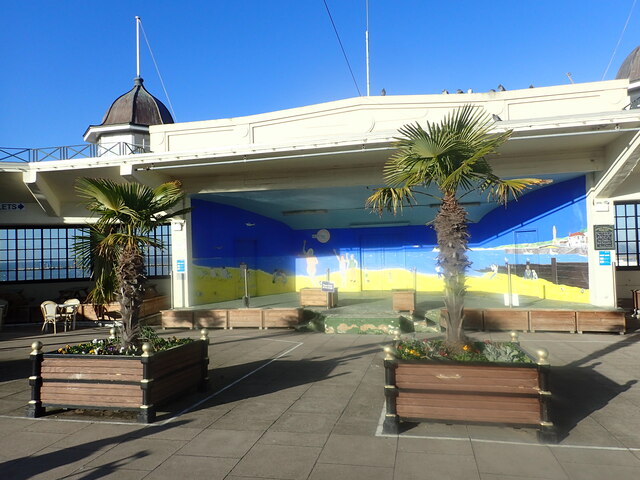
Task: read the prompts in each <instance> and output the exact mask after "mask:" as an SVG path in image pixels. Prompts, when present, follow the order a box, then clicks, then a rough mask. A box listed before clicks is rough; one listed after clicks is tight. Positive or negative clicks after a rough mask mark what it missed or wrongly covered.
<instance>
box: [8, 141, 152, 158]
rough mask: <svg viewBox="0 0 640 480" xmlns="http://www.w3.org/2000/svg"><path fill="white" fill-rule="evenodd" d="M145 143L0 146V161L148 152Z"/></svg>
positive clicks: (92, 156)
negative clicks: (39, 146)
mask: <svg viewBox="0 0 640 480" xmlns="http://www.w3.org/2000/svg"><path fill="white" fill-rule="evenodd" d="M149 151H150V150H149V147H148V146H147V145H136V144H133V143H127V142H116V143H107V144H103V145H96V144H93V143H85V144H82V145H66V146H62V147H44V148H10V147H0V162H25V163H28V162H45V161H54V160H73V159H76V158H95V157H102V156H123V155H135V154H139V153H149Z"/></svg>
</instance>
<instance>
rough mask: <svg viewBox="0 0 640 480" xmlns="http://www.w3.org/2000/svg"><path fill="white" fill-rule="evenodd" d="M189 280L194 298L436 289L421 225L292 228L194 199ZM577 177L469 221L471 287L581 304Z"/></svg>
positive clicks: (584, 270) (581, 214) (428, 240)
mask: <svg viewBox="0 0 640 480" xmlns="http://www.w3.org/2000/svg"><path fill="white" fill-rule="evenodd" d="M192 205H193V214H192V216H193V247H194V248H193V252H194V258H193V263H194V264H193V266H192V269H191V276H192V278H191V280H192V285H193V286H194V292H195V298H194V302H195V303H198V304H203V303H210V302H216V301H223V300H230V299H236V298H241V297H242V296H243V294H244V275H245V270H246V271H247V272H248V273H247V274H248V281H249V282H248V283H249V289H250V292H249V294H250V295H251V296H257V295H270V294H275V293H284V292H293V291H297V290H300V289H301V288H305V287H319V286H320V282H322V281H326V280H329V281H331V282H333V283H334V285H335V286H336V287H337V288H338V289H339V291H342V292H359V291H380V290H394V289H406V288H412V289H413V288H415V289H417V290H418V291H441V289H442V280H441V278H440V276H441V272H439V268H438V266H437V264H436V258H437V253H438V252H437V247H436V238H435V233H434V232H433V229H432V228H431V227H429V226H402V227H391V228H360V229H325V228H321V229H318V230H313V231H311V230H292V229H290V228H289V227H288V226H286V225H284V224H282V223H280V222H277V221H275V220H272V219H268V218H265V217H262V216H259V215H256V214H254V213H251V212H247V211H245V210H241V209H238V208H235V207H230V206H226V205H220V204H216V203H213V202H206V201H201V200H195V199H194V200H193V201H192ZM586 231H587V219H586V204H585V180H584V178H583V177H580V178H576V179H572V180H569V181H565V182H561V183H557V184H552V185H550V186H548V187H545V188H544V189H540V190H537V191H534V192H531V193H529V194H528V195H526V196H524V197H523V198H521V199H520V200H519V201H518V202H514V203H512V204H511V205H509V207H508V208H507V209H505V208H504V207H496V208H495V209H493V210H492V211H490V212H489V213H488V214H486V215H484V217H483V218H482V219H480V221H478V222H477V223H470V225H469V233H470V235H471V238H470V252H469V258H470V260H471V262H472V265H471V267H470V269H469V271H468V277H469V278H468V282H467V285H468V289H469V291H477V292H487V293H495V294H504V293H506V292H507V290H508V287H507V270H508V269H509V270H510V272H511V282H512V292H513V293H515V294H518V295H521V296H530V297H537V298H549V299H557V300H566V301H568V302H585V303H586V302H588V301H589V292H588V284H589V279H588V267H587V245H588V242H589V239H588V238H587V234H586Z"/></svg>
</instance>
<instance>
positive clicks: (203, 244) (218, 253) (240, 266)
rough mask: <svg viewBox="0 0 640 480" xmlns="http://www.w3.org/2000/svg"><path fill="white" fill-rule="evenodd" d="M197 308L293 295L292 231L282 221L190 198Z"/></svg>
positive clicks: (193, 276)
mask: <svg viewBox="0 0 640 480" xmlns="http://www.w3.org/2000/svg"><path fill="white" fill-rule="evenodd" d="M191 205H192V208H193V211H192V214H191V215H192V245H193V265H192V266H191V270H190V272H191V273H190V274H191V285H192V292H193V296H194V297H193V298H192V301H193V303H194V304H196V305H202V304H206V303H213V302H220V301H224V300H233V299H237V298H242V297H243V296H244V292H245V283H244V282H245V277H244V271H245V270H244V267H245V266H246V271H247V283H248V290H249V295H250V296H252V297H253V296H258V295H274V294H278V293H286V292H293V291H295V262H294V260H293V256H292V251H291V243H292V240H291V233H292V231H291V230H290V229H289V228H288V227H287V226H286V225H283V224H282V223H280V222H276V221H273V220H270V219H268V218H264V217H262V216H260V215H256V214H253V213H251V212H247V211H245V210H241V209H238V208H234V207H229V206H227V205H220V204H215V203H212V202H206V201H202V200H198V199H192V201H191Z"/></svg>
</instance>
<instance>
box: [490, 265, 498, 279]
mask: <svg viewBox="0 0 640 480" xmlns="http://www.w3.org/2000/svg"><path fill="white" fill-rule="evenodd" d="M497 274H498V265H496V264H495V263H492V264H491V276H490V277H489V279H491V278H493V277H495V276H496V275H497Z"/></svg>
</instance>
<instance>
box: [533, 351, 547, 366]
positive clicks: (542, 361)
mask: <svg viewBox="0 0 640 480" xmlns="http://www.w3.org/2000/svg"><path fill="white" fill-rule="evenodd" d="M536 353H537V354H538V362H537V363H538V365H549V350H547V349H546V348H540V349H538V350H537V351H536Z"/></svg>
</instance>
